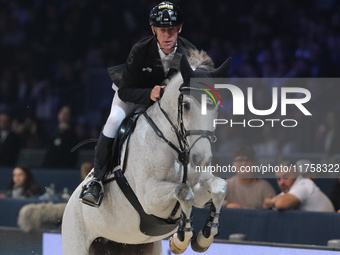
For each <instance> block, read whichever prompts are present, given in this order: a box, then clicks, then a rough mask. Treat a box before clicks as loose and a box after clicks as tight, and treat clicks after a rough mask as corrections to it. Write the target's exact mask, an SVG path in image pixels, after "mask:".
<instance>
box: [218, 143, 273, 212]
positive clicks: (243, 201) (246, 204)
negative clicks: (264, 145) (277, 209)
mask: <svg viewBox="0 0 340 255" xmlns="http://www.w3.org/2000/svg"><path fill="white" fill-rule="evenodd" d="M253 165H255V151H254V150H253V148H252V147H250V146H247V145H242V146H240V147H238V148H237V149H236V150H235V153H234V161H233V166H234V167H236V171H237V174H236V176H234V177H232V178H230V179H227V180H226V182H227V183H228V190H227V195H226V197H225V201H224V206H226V207H227V208H243V209H261V208H262V204H263V202H264V199H265V198H267V197H268V196H274V195H275V190H274V189H273V187H272V186H271V185H270V184H269V183H268V182H267V181H265V180H262V179H258V178H255V177H254V176H253V174H252V172H251V171H248V170H249V169H248V170H247V169H245V167H251V166H253Z"/></svg>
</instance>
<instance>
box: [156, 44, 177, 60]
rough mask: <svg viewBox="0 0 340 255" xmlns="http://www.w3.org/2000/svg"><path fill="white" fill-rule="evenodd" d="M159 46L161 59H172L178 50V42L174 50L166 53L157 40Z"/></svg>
mask: <svg viewBox="0 0 340 255" xmlns="http://www.w3.org/2000/svg"><path fill="white" fill-rule="evenodd" d="M157 47H158V52H159V56H160V57H161V59H172V58H173V57H174V55H175V53H176V50H177V44H176V46H175V49H174V51H173V52H171V53H170V54H165V53H164V52H163V51H162V49H161V47H160V46H159V43H158V42H157Z"/></svg>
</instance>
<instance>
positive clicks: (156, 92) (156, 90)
mask: <svg viewBox="0 0 340 255" xmlns="http://www.w3.org/2000/svg"><path fill="white" fill-rule="evenodd" d="M164 88H165V86H158V85H156V86H155V87H153V89H152V90H151V94H150V99H151V100H152V101H154V102H156V101H157V100H159V99H161V91H162V89H164Z"/></svg>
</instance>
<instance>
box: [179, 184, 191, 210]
mask: <svg viewBox="0 0 340 255" xmlns="http://www.w3.org/2000/svg"><path fill="white" fill-rule="evenodd" d="M175 196H176V198H177V200H178V201H180V202H181V203H185V204H188V205H192V204H193V203H194V198H195V196H194V193H193V191H192V189H191V188H190V187H189V186H188V185H187V184H185V183H181V184H179V185H178V186H177V187H176V189H175Z"/></svg>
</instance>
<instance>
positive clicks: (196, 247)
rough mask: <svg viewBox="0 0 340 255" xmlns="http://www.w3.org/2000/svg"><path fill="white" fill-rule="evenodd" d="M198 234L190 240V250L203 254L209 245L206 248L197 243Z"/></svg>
mask: <svg viewBox="0 0 340 255" xmlns="http://www.w3.org/2000/svg"><path fill="white" fill-rule="evenodd" d="M197 237H198V234H197V233H194V236H193V238H192V240H191V249H192V250H193V251H195V252H200V253H202V252H205V251H206V250H208V248H209V247H210V244H209V245H208V246H207V247H202V246H201V245H200V244H199V242H198V238H197Z"/></svg>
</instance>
